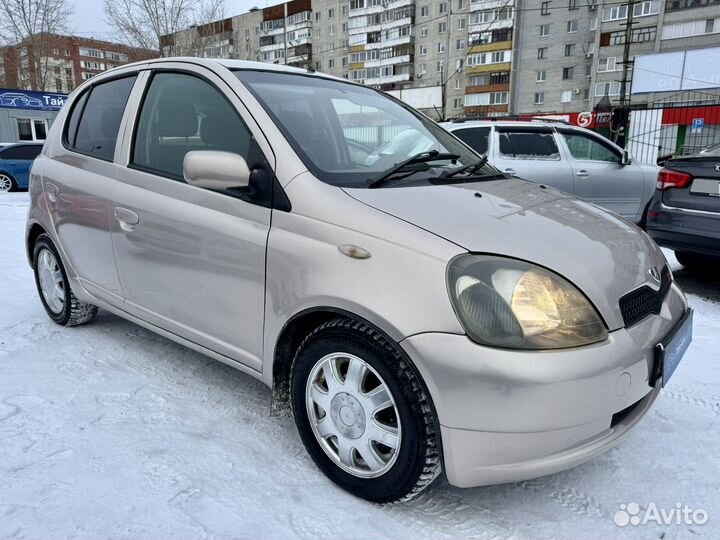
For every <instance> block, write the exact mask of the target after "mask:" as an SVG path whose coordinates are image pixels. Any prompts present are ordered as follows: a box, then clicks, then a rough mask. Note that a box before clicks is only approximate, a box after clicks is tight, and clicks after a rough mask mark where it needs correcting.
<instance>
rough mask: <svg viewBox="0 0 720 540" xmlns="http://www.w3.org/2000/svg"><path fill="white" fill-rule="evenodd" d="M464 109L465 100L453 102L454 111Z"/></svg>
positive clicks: (459, 99)
mask: <svg viewBox="0 0 720 540" xmlns="http://www.w3.org/2000/svg"><path fill="white" fill-rule="evenodd" d="M462 107H463V98H455V99H454V100H453V109H462Z"/></svg>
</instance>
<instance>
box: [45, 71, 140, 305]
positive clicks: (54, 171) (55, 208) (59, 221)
mask: <svg viewBox="0 0 720 540" xmlns="http://www.w3.org/2000/svg"><path fill="white" fill-rule="evenodd" d="M135 80H136V74H135V73H132V72H131V73H129V74H127V75H120V76H118V77H117V78H115V79H112V80H109V81H101V82H99V83H98V84H95V85H93V86H92V87H90V88H88V89H86V90H85V91H84V92H83V93H82V94H81V95H80V96H78V98H77V99H75V100H74V101H73V102H72V104H71V109H70V112H69V118H68V119H67V121H66V122H65V124H64V127H63V130H64V131H63V133H62V144H54V145H53V148H52V149H51V151H50V152H49V158H50V159H51V162H48V163H46V164H44V165H45V166H44V167H43V177H42V182H43V191H44V198H45V201H46V204H47V205H48V210H49V212H50V215H51V217H52V222H53V225H54V227H55V234H56V236H57V238H58V240H59V245H58V249H60V252H61V253H62V254H63V255H64V259H65V261H64V262H65V263H66V264H67V265H69V266H70V267H71V268H72V270H73V271H74V272H75V273H76V274H77V276H78V279H79V280H80V282H81V284H82V285H83V287H85V289H86V290H87V291H88V292H90V293H91V294H93V295H95V296H98V297H100V298H103V299H105V300H106V301H108V302H111V303H116V304H117V303H120V302H122V295H121V294H122V291H121V289H120V282H119V280H118V275H117V271H116V269H115V260H114V257H113V251H112V243H111V240H110V215H111V211H110V193H111V191H112V189H113V186H114V185H115V177H116V173H117V165H115V163H114V162H113V160H114V156H115V146H116V142H117V139H118V132H119V130H120V126H121V123H122V118H123V114H124V110H125V106H126V104H127V102H128V97H129V96H130V92H131V90H132V88H133V85H134V84H135ZM58 127H59V126H58Z"/></svg>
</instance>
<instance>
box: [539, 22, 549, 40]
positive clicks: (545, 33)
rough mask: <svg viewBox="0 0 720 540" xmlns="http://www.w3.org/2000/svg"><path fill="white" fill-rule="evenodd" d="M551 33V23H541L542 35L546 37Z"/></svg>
mask: <svg viewBox="0 0 720 540" xmlns="http://www.w3.org/2000/svg"><path fill="white" fill-rule="evenodd" d="M549 35H550V25H549V24H541V25H540V37H545V36H549Z"/></svg>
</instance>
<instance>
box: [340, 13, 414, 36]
mask: <svg viewBox="0 0 720 540" xmlns="http://www.w3.org/2000/svg"><path fill="white" fill-rule="evenodd" d="M412 23H413V22H412V18H411V17H403V18H402V19H396V20H394V21H387V22H384V23H378V24H370V25H367V26H358V27H356V28H349V29H348V34H350V35H357V34H367V33H369V32H380V31H382V30H391V29H393V28H397V27H398V26H411V25H412Z"/></svg>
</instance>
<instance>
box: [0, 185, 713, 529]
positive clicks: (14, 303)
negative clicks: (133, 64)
mask: <svg viewBox="0 0 720 540" xmlns="http://www.w3.org/2000/svg"><path fill="white" fill-rule="evenodd" d="M27 201H28V199H27V194H24V193H20V194H0V538H27V539H56V538H78V539H93V540H95V539H102V538H138V539H148V540H157V539H171V538H178V539H196V538H218V539H224V538H268V539H275V538H277V539H291V538H312V539H315V538H318V539H319V538H328V539H345V538H378V539H382V538H388V539H424V538H432V539H442V538H451V537H462V538H481V539H491V538H497V539H503V538H528V539H537V538H544V537H554V538H572V539H589V538H665V539H674V538H709V539H713V538H717V537H719V536H720V358H719V355H718V351H719V349H720V348H719V347H718V341H717V340H718V337H719V334H720V333H719V332H718V330H720V280H718V279H714V280H711V279H710V278H703V279H701V278H697V277H694V276H693V275H691V274H689V273H688V272H687V271H685V270H682V269H679V268H680V267H679V266H678V265H677V263H676V262H675V261H674V259H673V268H675V269H677V272H676V279H677V280H678V282H680V283H681V284H682V285H683V287H685V289H686V291H687V292H688V295H689V298H690V303H691V305H692V307H693V308H694V309H695V310H696V317H695V338H694V343H693V345H692V346H691V348H690V350H689V351H688V353H687V355H686V357H685V359H684V360H683V362H682V363H681V365H680V367H679V368H678V371H677V372H676V373H675V375H674V376H673V379H672V381H671V383H670V385H669V386H668V388H667V389H666V390H665V391H664V392H663V395H662V396H661V398H660V399H659V400H658V402H657V404H656V406H655V408H654V409H653V410H652V412H651V413H650V414H649V415H648V416H647V417H646V418H645V419H644V421H643V422H642V424H641V425H640V426H639V428H638V429H636V430H635V431H634V432H633V433H631V434H630V435H629V436H628V437H627V438H626V439H625V441H624V442H623V443H622V444H621V445H620V446H619V447H617V448H615V449H614V450H612V451H610V452H609V453H607V454H605V455H603V456H602V457H600V458H599V459H596V460H594V461H592V462H591V463H588V464H586V465H583V466H580V467H577V468H575V469H573V470H570V471H567V472H564V473H561V474H557V475H554V476H550V477H546V478H541V479H538V480H534V481H530V482H521V483H516V484H509V485H504V486H497V487H490V488H479V489H467V490H462V489H456V488H453V487H451V486H449V485H448V484H447V483H445V482H443V481H439V482H436V483H435V484H434V486H433V487H432V488H431V489H430V490H428V491H426V492H425V493H424V494H423V495H421V496H420V497H419V498H418V499H416V500H414V501H412V502H410V503H407V504H402V505H395V506H386V507H379V506H375V505H372V504H368V503H366V502H363V501H361V500H358V499H356V498H353V497H352V496H350V495H348V494H346V493H344V492H343V491H341V490H340V489H338V488H336V487H335V486H334V485H333V484H331V483H330V482H329V481H328V480H326V479H325V477H324V476H323V475H322V474H321V473H320V472H318V470H317V469H316V468H315V466H314V465H313V463H312V462H311V460H310V459H309V457H308V456H307V455H306V454H305V450H304V449H303V447H302V444H301V442H300V440H299V438H298V435H297V434H296V431H295V426H294V424H293V422H292V420H291V419H289V418H270V417H269V416H268V410H269V401H270V392H269V390H268V389H267V388H266V387H264V386H263V385H262V384H261V383H259V382H257V381H255V380H253V379H251V378H250V377H249V376H246V375H244V374H242V373H240V372H238V371H235V370H233V369H231V368H228V367H226V366H224V365H223V364H220V363H218V362H215V361H213V360H210V359H208V358H205V357H203V356H201V355H199V354H197V353H195V352H192V351H190V350H188V349H185V348H183V347H181V346H179V345H175V344H174V343H172V342H170V341H168V340H166V339H163V338H161V337H159V336H156V335H154V334H152V333H150V332H148V331H146V330H144V329H142V328H140V327H138V326H135V325H133V324H130V323H128V322H125V321H123V320H121V319H119V318H117V317H115V316H113V315H111V314H109V313H106V312H101V314H100V315H99V316H98V318H97V319H96V320H95V321H94V322H93V323H91V324H89V325H87V326H83V327H79V328H70V329H64V328H61V327H59V326H56V325H55V324H53V323H52V322H50V320H49V319H48V318H47V317H46V315H45V313H44V311H43V309H42V307H41V305H40V302H39V300H38V299H37V297H36V293H35V286H34V283H33V278H32V274H31V271H30V269H29V268H28V266H27V263H26V261H25V256H24V249H23V231H24V224H25V213H26V210H27V204H28V202H27ZM668 255H670V252H668ZM633 502H635V503H639V504H640V505H641V506H642V507H645V506H647V505H648V504H650V503H655V505H656V506H657V508H658V509H664V510H666V511H670V510H672V509H673V508H674V507H675V505H676V503H681V504H687V505H688V506H689V507H692V508H693V509H703V510H705V511H706V512H707V513H708V515H709V521H708V522H707V523H705V524H704V525H690V526H688V525H684V524H683V525H677V524H672V525H667V526H659V525H656V524H648V525H644V526H643V525H638V526H634V525H627V526H625V527H619V526H617V525H616V524H615V523H614V520H613V516H614V515H615V514H616V512H617V511H618V510H620V505H622V504H629V503H633ZM631 508H632V507H631Z"/></svg>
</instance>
